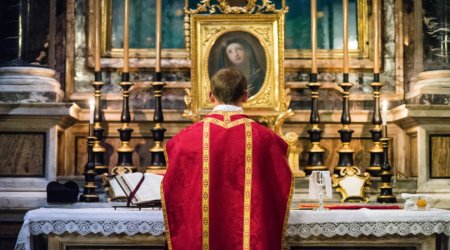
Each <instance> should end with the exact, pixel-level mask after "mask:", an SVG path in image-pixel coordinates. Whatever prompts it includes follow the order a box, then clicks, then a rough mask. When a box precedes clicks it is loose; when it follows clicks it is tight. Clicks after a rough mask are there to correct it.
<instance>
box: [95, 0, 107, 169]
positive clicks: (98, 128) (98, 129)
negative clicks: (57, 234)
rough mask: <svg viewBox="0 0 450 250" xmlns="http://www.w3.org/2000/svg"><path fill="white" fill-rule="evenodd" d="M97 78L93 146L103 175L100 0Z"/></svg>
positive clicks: (97, 37)
mask: <svg viewBox="0 0 450 250" xmlns="http://www.w3.org/2000/svg"><path fill="white" fill-rule="evenodd" d="M94 7H95V13H94V14H95V15H94V16H95V67H94V71H95V75H94V76H95V79H94V82H92V83H91V84H92V86H93V87H94V89H95V90H94V97H95V98H94V100H95V110H94V131H93V134H94V137H95V138H96V139H95V140H94V146H93V148H92V150H93V152H94V165H95V171H96V172H97V174H99V175H101V174H104V173H108V167H107V166H105V157H104V154H105V152H106V149H105V148H104V147H103V146H102V145H101V143H102V141H103V132H104V129H103V128H102V125H101V123H102V121H103V114H102V106H101V97H102V87H103V85H104V83H103V81H102V72H101V69H100V40H101V38H100V30H101V22H100V19H101V6H100V1H95V5H94Z"/></svg>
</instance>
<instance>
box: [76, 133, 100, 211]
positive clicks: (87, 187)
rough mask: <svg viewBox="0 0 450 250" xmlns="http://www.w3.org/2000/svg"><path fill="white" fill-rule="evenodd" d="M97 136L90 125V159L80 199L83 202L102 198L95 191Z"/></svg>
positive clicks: (88, 147) (88, 138) (85, 170)
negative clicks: (95, 143)
mask: <svg viewBox="0 0 450 250" xmlns="http://www.w3.org/2000/svg"><path fill="white" fill-rule="evenodd" d="M95 140H96V139H95V137H93V136H92V128H91V126H90V127H89V136H88V137H87V141H88V143H87V145H88V146H87V152H88V161H87V163H86V165H85V167H84V173H83V175H84V181H85V184H84V188H83V194H82V195H80V201H83V202H98V201H99V200H100V198H99V196H98V194H97V193H96V192H95V189H96V188H97V185H95V176H96V175H97V174H96V173H95V165H94V153H93V147H94V141H95Z"/></svg>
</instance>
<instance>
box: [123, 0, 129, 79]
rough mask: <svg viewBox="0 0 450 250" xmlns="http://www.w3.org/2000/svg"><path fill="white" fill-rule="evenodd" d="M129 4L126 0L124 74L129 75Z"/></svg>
mask: <svg viewBox="0 0 450 250" xmlns="http://www.w3.org/2000/svg"><path fill="white" fill-rule="evenodd" d="M128 4H129V1H128V0H125V7H124V20H123V72H125V73H128V47H129V46H128V28H129V27H128Z"/></svg>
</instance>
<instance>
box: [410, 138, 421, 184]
mask: <svg viewBox="0 0 450 250" xmlns="http://www.w3.org/2000/svg"><path fill="white" fill-rule="evenodd" d="M410 140H411V143H410V148H409V160H410V166H411V176H412V177H417V176H418V175H419V164H418V163H417V162H418V159H417V152H418V148H417V135H416V134H414V135H412V136H411V137H410Z"/></svg>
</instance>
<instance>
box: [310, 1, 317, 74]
mask: <svg viewBox="0 0 450 250" xmlns="http://www.w3.org/2000/svg"><path fill="white" fill-rule="evenodd" d="M316 33H317V2H316V0H312V1H311V53H312V55H311V73H313V74H314V73H317V34H316Z"/></svg>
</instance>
